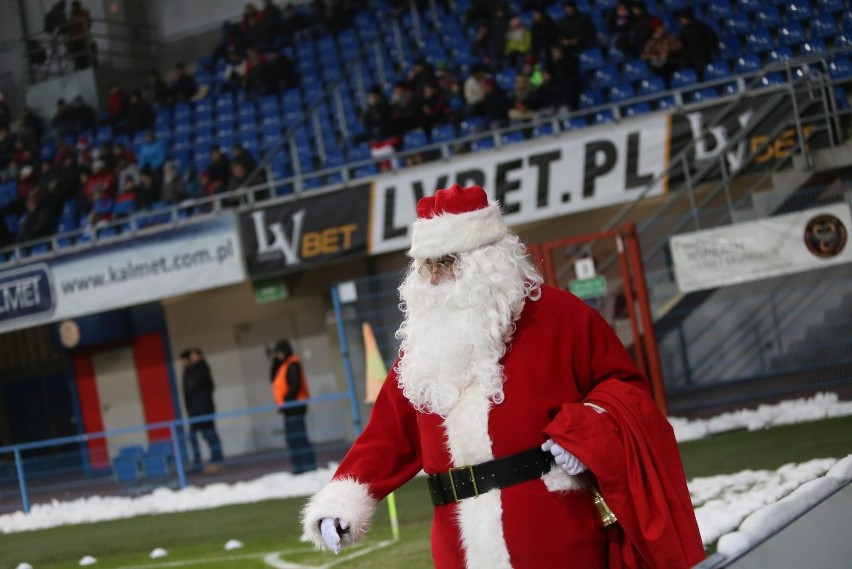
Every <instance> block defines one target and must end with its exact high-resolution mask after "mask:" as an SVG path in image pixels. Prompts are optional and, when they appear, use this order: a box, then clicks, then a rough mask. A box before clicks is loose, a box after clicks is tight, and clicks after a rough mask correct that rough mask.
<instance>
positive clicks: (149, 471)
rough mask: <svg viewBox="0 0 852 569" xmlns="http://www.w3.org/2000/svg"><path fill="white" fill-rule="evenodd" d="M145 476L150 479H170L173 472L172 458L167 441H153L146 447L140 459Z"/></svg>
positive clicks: (169, 444) (170, 448)
mask: <svg viewBox="0 0 852 569" xmlns="http://www.w3.org/2000/svg"><path fill="white" fill-rule="evenodd" d="M142 463H143V465H144V468H145V476H146V477H148V478H151V479H154V480H156V479H163V478H168V477H170V476H171V475H172V474H173V472H174V456H173V455H172V445H171V443H170V442H169V441H155V442H152V443H151V444H149V445H148V450H147V451H145V454H144V456H143V457H142Z"/></svg>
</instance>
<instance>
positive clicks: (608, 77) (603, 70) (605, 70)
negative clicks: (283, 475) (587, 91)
mask: <svg viewBox="0 0 852 569" xmlns="http://www.w3.org/2000/svg"><path fill="white" fill-rule="evenodd" d="M592 81H593V83H594V85H595V87H597V88H598V89H601V90H605V89H608V88H610V87H613V86H615V85H616V84H617V83H618V82H619V81H621V74H620V73H619V72H618V69H617V68H616V67H615V64H613V63H607V64H605V65H602V66H601V67H599V68H598V69H596V70H595V71H594V73H593V75H592Z"/></svg>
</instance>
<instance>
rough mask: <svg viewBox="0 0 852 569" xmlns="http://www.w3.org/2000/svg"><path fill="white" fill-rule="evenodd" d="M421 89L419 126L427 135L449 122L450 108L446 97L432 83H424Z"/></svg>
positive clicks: (450, 117)
mask: <svg viewBox="0 0 852 569" xmlns="http://www.w3.org/2000/svg"><path fill="white" fill-rule="evenodd" d="M423 89H424V91H423V102H422V103H421V107H420V125H419V126H420V128H422V129H423V130H424V131H425V132H426V133H427V134H429V133H431V132H432V129H433V128H435V127H436V126H437V125H439V124H445V123H447V122H450V120H451V119H452V108H450V103H449V102H448V101H447V97H446V96H445V95H444V93H443V92H442V91H441V90H440V89H439V88H438V85H437V84H435V83H434V82H431V83H426V85H425V86H424V88H423Z"/></svg>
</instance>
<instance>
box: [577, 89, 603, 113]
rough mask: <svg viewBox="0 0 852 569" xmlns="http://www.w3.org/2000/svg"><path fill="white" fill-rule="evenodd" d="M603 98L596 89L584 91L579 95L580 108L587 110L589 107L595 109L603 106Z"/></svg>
mask: <svg viewBox="0 0 852 569" xmlns="http://www.w3.org/2000/svg"><path fill="white" fill-rule="evenodd" d="M603 103H604V98H603V95H601V92H600V91H598V90H597V89H584V90H583V92H582V93H580V108H581V109H588V108H591V107H597V106H600V105H603Z"/></svg>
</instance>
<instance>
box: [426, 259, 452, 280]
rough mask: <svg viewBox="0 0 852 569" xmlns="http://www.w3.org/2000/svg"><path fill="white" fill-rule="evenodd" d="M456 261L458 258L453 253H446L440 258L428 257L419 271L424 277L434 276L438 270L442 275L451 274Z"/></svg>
mask: <svg viewBox="0 0 852 569" xmlns="http://www.w3.org/2000/svg"><path fill="white" fill-rule="evenodd" d="M455 263H456V258H455V256H453V255H446V256H444V257H441V258H440V259H426V260H425V261H423V264H422V265H420V267H419V268H418V269H417V272H418V273H420V276H421V277H423V278H424V279H429V278H432V275H433V274H434V273H436V272H437V273H438V274H440V275H442V276H446V275H451V274H452V273H453V266H454V265H455Z"/></svg>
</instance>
